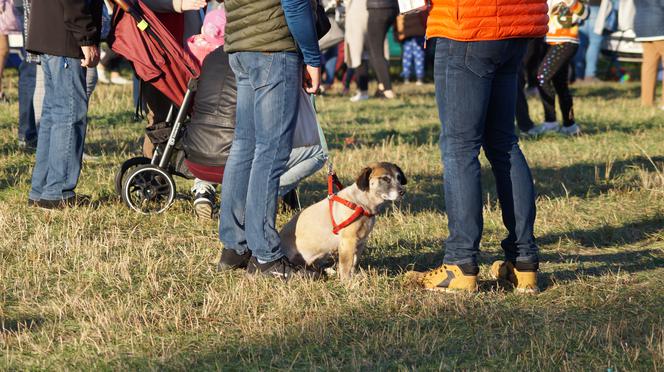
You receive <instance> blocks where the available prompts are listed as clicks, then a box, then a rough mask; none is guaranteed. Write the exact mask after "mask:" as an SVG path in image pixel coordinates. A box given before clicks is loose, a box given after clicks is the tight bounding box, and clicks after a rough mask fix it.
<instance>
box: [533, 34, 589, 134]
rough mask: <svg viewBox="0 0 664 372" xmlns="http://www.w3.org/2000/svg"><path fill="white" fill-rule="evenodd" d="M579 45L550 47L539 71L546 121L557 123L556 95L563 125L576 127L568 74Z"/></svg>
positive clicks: (564, 44) (567, 44)
mask: <svg viewBox="0 0 664 372" xmlns="http://www.w3.org/2000/svg"><path fill="white" fill-rule="evenodd" d="M578 48H579V46H578V45H577V44H573V43H562V44H556V45H550V46H549V48H548V50H547V51H546V55H544V59H543V60H542V64H541V65H540V67H539V70H538V71H537V80H538V82H539V91H540V97H541V98H542V105H543V106H544V120H545V121H556V94H557V95H558V103H559V104H560V111H561V112H562V116H563V125H564V126H566V127H569V126H572V125H574V105H573V100H572V94H571V93H570V91H569V80H568V74H569V71H570V63H571V62H572V60H573V59H574V55H575V54H576V50H577V49H578Z"/></svg>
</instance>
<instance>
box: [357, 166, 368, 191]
mask: <svg viewBox="0 0 664 372" xmlns="http://www.w3.org/2000/svg"><path fill="white" fill-rule="evenodd" d="M371 170H372V169H371V168H369V167H367V168H364V169H362V172H361V173H360V175H359V176H358V177H357V179H356V180H355V184H356V185H357V188H358V189H360V190H362V191H369V177H371Z"/></svg>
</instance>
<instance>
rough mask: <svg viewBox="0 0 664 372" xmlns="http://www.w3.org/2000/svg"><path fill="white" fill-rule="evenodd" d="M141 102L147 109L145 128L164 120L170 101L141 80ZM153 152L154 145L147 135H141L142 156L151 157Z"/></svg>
mask: <svg viewBox="0 0 664 372" xmlns="http://www.w3.org/2000/svg"><path fill="white" fill-rule="evenodd" d="M141 84H143V85H142V88H141V89H142V94H143V103H144V104H145V107H146V109H147V115H146V116H147V120H148V124H147V125H146V127H147V128H149V127H151V126H153V125H155V124H157V123H161V122H163V121H166V117H167V116H168V111H169V110H170V108H171V101H170V100H169V99H168V98H166V96H165V95H164V94H163V93H161V92H160V91H158V90H157V89H156V88H155V87H153V86H152V84H149V83H145V82H142V83H141ZM153 154H154V145H153V144H152V142H151V141H150V139H149V138H148V136H147V135H145V136H143V156H145V157H148V158H151V157H152V155H153Z"/></svg>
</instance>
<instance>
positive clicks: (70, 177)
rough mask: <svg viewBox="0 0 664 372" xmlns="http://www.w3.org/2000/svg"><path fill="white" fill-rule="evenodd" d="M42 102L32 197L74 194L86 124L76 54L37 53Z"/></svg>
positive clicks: (85, 100)
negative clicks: (42, 76)
mask: <svg viewBox="0 0 664 372" xmlns="http://www.w3.org/2000/svg"><path fill="white" fill-rule="evenodd" d="M41 66H42V69H43V70H44V91H45V95H44V104H43V109H42V116H41V120H40V124H39V136H38V139H37V155H36V159H35V166H34V168H33V170H32V189H31V190H30V196H29V197H30V199H32V200H39V199H44V200H60V199H66V198H70V197H73V196H75V193H74V189H75V188H76V184H77V183H78V177H79V175H80V174H81V162H82V159H83V143H84V142H85V131H86V127H87V113H88V96H87V94H86V81H85V74H86V69H85V68H83V67H81V61H80V60H79V59H77V58H66V57H56V56H51V55H46V54H44V55H42V56H41Z"/></svg>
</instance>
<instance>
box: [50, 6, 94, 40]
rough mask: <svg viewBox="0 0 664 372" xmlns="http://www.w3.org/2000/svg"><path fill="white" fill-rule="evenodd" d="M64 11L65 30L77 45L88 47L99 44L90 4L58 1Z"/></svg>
mask: <svg viewBox="0 0 664 372" xmlns="http://www.w3.org/2000/svg"><path fill="white" fill-rule="evenodd" d="M59 1H60V3H61V4H62V8H63V9H64V12H65V13H64V19H65V29H66V30H67V31H69V32H71V33H72V34H73V35H74V37H75V38H76V41H77V42H78V45H80V46H90V45H96V44H98V43H99V29H98V28H99V26H100V25H96V24H95V22H94V17H93V15H92V4H95V3H96V2H95V1H94V0H93V1H85V0H59Z"/></svg>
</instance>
